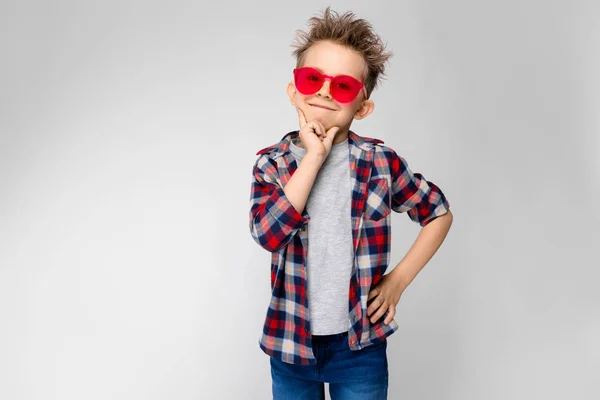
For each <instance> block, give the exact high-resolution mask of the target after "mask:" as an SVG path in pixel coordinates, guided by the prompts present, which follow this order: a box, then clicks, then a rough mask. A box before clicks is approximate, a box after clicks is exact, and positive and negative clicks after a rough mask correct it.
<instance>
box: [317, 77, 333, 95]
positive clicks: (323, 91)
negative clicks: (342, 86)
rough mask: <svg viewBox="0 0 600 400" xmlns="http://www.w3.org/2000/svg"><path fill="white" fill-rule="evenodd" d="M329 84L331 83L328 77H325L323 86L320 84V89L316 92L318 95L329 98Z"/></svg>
mask: <svg viewBox="0 0 600 400" xmlns="http://www.w3.org/2000/svg"><path fill="white" fill-rule="evenodd" d="M330 84H331V81H330V80H329V79H325V81H324V82H323V86H321V89H319V91H318V92H317V94H318V95H319V96H323V97H327V98H329V99H331V92H330V91H329V85H330Z"/></svg>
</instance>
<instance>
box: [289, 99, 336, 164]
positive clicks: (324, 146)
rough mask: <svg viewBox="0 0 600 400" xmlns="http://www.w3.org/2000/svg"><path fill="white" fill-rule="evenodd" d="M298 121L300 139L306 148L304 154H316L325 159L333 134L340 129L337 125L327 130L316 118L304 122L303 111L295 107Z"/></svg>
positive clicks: (329, 149)
mask: <svg viewBox="0 0 600 400" xmlns="http://www.w3.org/2000/svg"><path fill="white" fill-rule="evenodd" d="M296 110H297V111H298V119H299V122H300V133H299V136H300V140H301V141H302V144H303V145H304V147H305V148H306V154H311V155H314V156H317V157H318V158H320V159H322V160H325V159H326V158H327V156H328V155H329V152H330V151H331V147H332V145H333V139H334V138H335V134H336V133H337V131H339V130H340V127H339V126H332V127H331V128H329V130H328V131H325V127H324V126H323V124H321V123H320V122H319V121H317V120H312V121H309V122H306V116H305V115H304V112H303V111H302V110H301V109H300V108H298V107H296Z"/></svg>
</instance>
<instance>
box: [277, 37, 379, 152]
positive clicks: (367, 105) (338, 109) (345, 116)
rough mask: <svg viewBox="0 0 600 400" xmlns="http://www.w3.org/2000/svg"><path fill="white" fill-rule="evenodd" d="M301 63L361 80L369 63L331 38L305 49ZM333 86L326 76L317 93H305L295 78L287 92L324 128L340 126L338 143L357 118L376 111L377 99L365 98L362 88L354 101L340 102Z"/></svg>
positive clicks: (308, 119) (309, 119)
mask: <svg viewBox="0 0 600 400" xmlns="http://www.w3.org/2000/svg"><path fill="white" fill-rule="evenodd" d="M300 67H311V68H315V69H317V70H318V71H319V72H320V73H322V74H327V75H330V76H334V77H335V76H339V75H348V76H351V77H353V78H355V79H356V80H358V81H359V82H361V83H362V82H364V77H365V76H366V63H365V61H364V59H363V58H362V56H361V55H360V54H359V53H358V52H356V51H354V50H351V49H350V48H348V47H345V46H342V45H339V44H336V43H333V42H331V41H320V42H317V43H315V44H314V45H313V46H311V47H310V48H309V49H308V50H307V51H306V53H305V55H304V60H303V62H302V65H301V66H300ZM330 88H331V80H329V79H326V80H325V81H324V83H323V86H322V87H321V88H320V89H319V90H318V91H317V92H316V93H314V94H312V95H304V94H302V93H300V92H299V91H298V89H297V88H296V86H295V84H294V81H293V80H292V81H291V82H289V83H288V86H287V93H288V97H289V99H290V103H291V104H292V105H294V106H295V107H297V108H299V109H301V110H302V111H303V112H304V115H305V116H306V120H307V121H311V120H317V121H319V122H321V123H322V124H323V126H324V127H325V129H330V128H331V127H333V126H338V127H340V130H339V131H338V132H337V133H336V139H335V141H334V144H335V143H339V142H342V141H344V140H345V139H346V137H347V135H348V131H349V129H350V125H351V124H352V121H353V120H354V119H357V120H359V119H363V118H365V117H366V116H367V115H369V114H370V113H371V112H373V109H374V102H373V101H372V100H368V99H365V92H364V91H362V90H361V91H360V93H359V94H358V95H357V96H356V98H354V99H353V100H352V101H350V102H348V103H340V102H338V101H336V100H335V99H334V98H333V96H332V95H331V91H330Z"/></svg>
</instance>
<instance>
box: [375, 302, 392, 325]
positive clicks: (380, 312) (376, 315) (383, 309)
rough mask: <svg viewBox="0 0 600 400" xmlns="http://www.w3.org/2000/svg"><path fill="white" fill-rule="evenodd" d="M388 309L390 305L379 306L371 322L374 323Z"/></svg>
mask: <svg viewBox="0 0 600 400" xmlns="http://www.w3.org/2000/svg"><path fill="white" fill-rule="evenodd" d="M387 309H388V307H384V306H381V307H379V309H378V310H377V312H376V313H375V314H373V316H372V317H371V323H372V324H373V323H375V321H377V320H378V319H379V318H381V316H382V315H383V314H385V312H386V311H387Z"/></svg>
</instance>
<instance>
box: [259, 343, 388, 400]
mask: <svg viewBox="0 0 600 400" xmlns="http://www.w3.org/2000/svg"><path fill="white" fill-rule="evenodd" d="M312 341H313V342H312V343H313V352H314V354H315V357H316V359H317V363H316V364H314V365H298V364H288V363H285V362H283V361H280V360H277V359H275V358H273V357H270V359H271V377H272V380H273V385H272V390H273V400H325V384H324V382H328V383H329V395H330V396H331V400H355V399H357V400H358V399H360V400H385V399H387V389H388V362H387V354H386V351H387V339H386V340H384V341H383V342H382V343H378V344H375V345H372V346H367V347H364V348H362V349H361V350H350V347H349V346H348V332H344V333H338V334H335V335H321V336H315V335H313V336H312Z"/></svg>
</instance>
